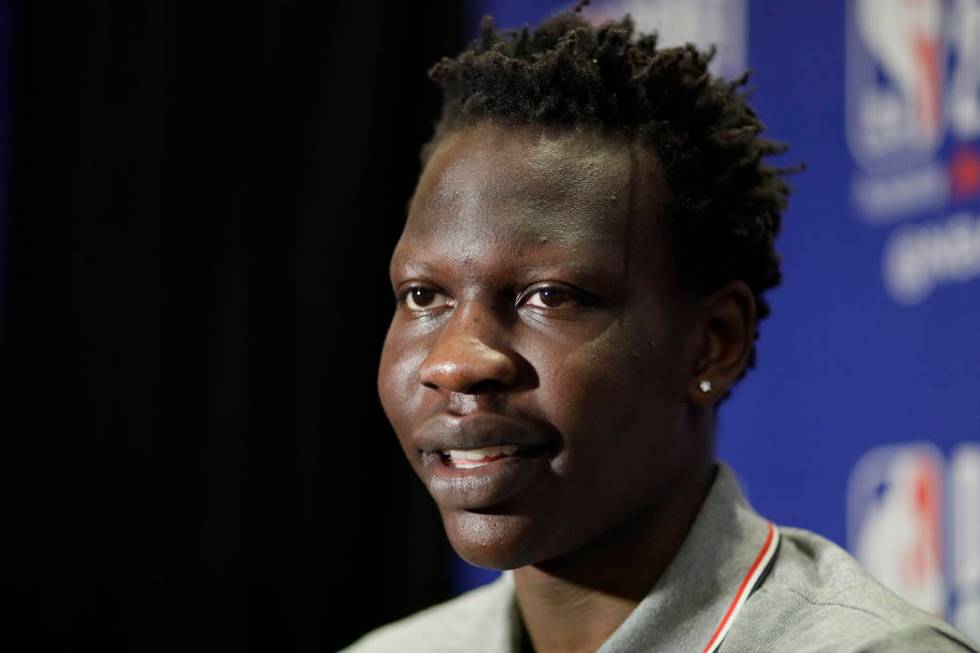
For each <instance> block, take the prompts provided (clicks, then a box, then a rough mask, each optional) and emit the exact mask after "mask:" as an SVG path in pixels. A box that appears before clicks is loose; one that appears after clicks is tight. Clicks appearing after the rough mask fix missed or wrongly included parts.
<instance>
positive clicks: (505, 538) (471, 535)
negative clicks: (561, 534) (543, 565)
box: [442, 511, 547, 571]
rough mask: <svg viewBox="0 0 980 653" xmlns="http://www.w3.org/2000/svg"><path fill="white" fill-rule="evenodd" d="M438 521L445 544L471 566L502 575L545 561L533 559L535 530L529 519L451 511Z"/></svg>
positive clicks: (515, 516)
mask: <svg viewBox="0 0 980 653" xmlns="http://www.w3.org/2000/svg"><path fill="white" fill-rule="evenodd" d="M442 521H443V526H445V529H446V535H447V536H448V537H449V543H450V544H451V545H452V547H453V549H455V550H456V553H457V554H459V557H460V558H462V559H463V560H465V561H466V562H468V563H470V564H471V565H475V566H477V567H483V568H484V569H496V570H498V571H506V570H508V569H516V568H518V567H524V566H526V565H530V564H534V563H535V562H539V561H540V560H543V559H545V558H546V557H547V556H542V555H536V553H537V551H536V549H537V548H539V545H540V542H537V541H536V539H537V538H535V537H534V532H535V531H536V530H538V529H535V528H533V526H534V525H533V523H532V519H531V518H529V517H526V516H523V515H499V514H490V513H475V512H469V511H458V512H455V511H454V512H452V513H446V512H444V513H443V515H442Z"/></svg>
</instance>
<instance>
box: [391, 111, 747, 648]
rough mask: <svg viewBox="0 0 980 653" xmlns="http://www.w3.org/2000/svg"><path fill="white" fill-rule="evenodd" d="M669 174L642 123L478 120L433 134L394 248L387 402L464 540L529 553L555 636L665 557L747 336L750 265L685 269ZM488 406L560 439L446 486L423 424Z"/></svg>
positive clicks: (591, 617) (535, 593) (688, 508)
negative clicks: (706, 388)
mask: <svg viewBox="0 0 980 653" xmlns="http://www.w3.org/2000/svg"><path fill="white" fill-rule="evenodd" d="M666 192H667V189H666V187H665V183H664V180H663V174H662V172H661V169H660V166H659V163H658V161H657V159H656V157H655V155H654V154H653V152H652V151H651V150H650V148H648V147H646V146H644V145H643V144H642V143H640V142H639V141H638V140H637V139H635V138H629V137H625V136H613V135H609V134H604V133H601V132H599V131H597V130H588V129H578V130H571V129H557V128H544V127H537V126H501V125H496V124H493V123H490V122H486V123H481V124H478V125H475V126H471V127H466V128H463V129H461V130H457V131H455V132H452V133H450V134H448V135H446V136H444V137H443V139H442V140H441V142H440V143H439V144H438V146H437V148H436V149H435V150H434V152H433V155H432V157H431V158H430V159H429V162H428V164H427V165H426V167H425V170H424V171H423V173H422V176H421V178H420V180H419V184H418V187H417V188H416V192H415V196H414V198H413V201H412V204H411V208H410V212H409V217H408V220H407V222H406V225H405V229H404V232H403V233H402V236H401V239H400V240H399V242H398V245H397V246H396V248H395V252H394V254H393V256H392V261H391V280H392V284H393V287H394V289H395V291H396V295H397V296H398V297H399V299H400V301H399V304H398V306H397V308H396V311H395V315H394V318H393V320H392V323H391V327H390V329H389V332H388V336H387V338H386V340H385V346H384V352H383V355H382V360H381V366H380V370H379V376H378V388H379V393H380V396H381V401H382V405H383V407H384V409H385V412H386V414H387V416H388V418H389V420H390V421H391V423H392V426H393V427H394V430H395V432H396V433H397V435H398V437H399V441H400V443H401V445H402V448H403V449H404V451H405V454H406V456H407V457H408V459H409V461H410V462H411V464H412V465H413V467H414V469H415V471H416V472H417V473H418V474H419V476H420V478H421V479H422V480H423V482H425V483H426V484H427V485H428V486H429V488H430V491H433V490H434V489H435V491H433V496H434V497H435V498H436V501H437V504H438V506H439V510H440V512H441V514H442V518H443V523H444V525H445V528H446V533H447V535H448V537H449V539H450V542H451V543H452V545H453V547H454V548H455V549H456V551H457V552H458V553H459V554H460V555H461V556H462V557H463V558H464V559H466V560H467V561H469V562H471V563H473V564H476V565H479V566H483V567H491V568H495V569H514V570H515V571H514V577H515V581H516V590H517V600H518V604H519V607H520V612H521V616H522V619H523V622H524V625H525V628H526V629H527V633H528V635H529V638H530V640H531V642H532V643H533V645H534V648H535V650H536V651H539V652H542V653H543V652H549V651H568V652H571V651H594V650H596V649H597V648H599V646H601V644H602V643H603V642H604V641H605V640H606V639H607V638H608V637H609V636H610V635H611V634H612V632H613V631H614V630H615V629H616V628H617V627H619V625H620V624H622V622H623V621H624V620H625V619H626V617H628V616H629V614H630V612H632V610H633V609H634V608H635V607H636V605H637V604H638V603H639V601H640V600H641V599H642V598H643V597H644V596H645V595H646V594H647V593H648V592H649V590H650V589H651V587H653V585H654V583H655V582H656V580H657V579H658V578H659V577H660V575H661V574H662V573H663V571H664V569H665V568H666V566H667V565H668V563H669V562H670V561H671V559H672V558H673V557H674V555H675V554H676V552H677V550H678V549H679V547H680V546H681V544H682V542H683V540H684V537H685V535H686V534H687V531H688V529H689V528H690V525H691V523H692V522H693V519H694V517H695V515H696V514H697V512H698V509H699V508H700V505H701V503H702V502H703V500H704V497H705V495H706V494H707V491H708V489H709V488H710V485H711V480H712V475H713V462H712V461H713V455H712V436H713V431H714V404H715V403H716V402H717V400H718V399H719V398H720V397H721V396H722V395H723V394H724V393H725V391H726V390H727V389H728V388H729V387H730V386H731V385H732V384H734V383H735V382H736V381H737V379H738V378H739V376H740V375H741V372H742V370H743V369H744V367H745V364H746V362H747V360H748V356H749V352H750V350H751V346H752V341H753V334H754V330H755V303H754V300H753V295H752V292H751V290H750V289H749V288H748V287H747V286H746V285H745V284H744V283H743V282H741V281H737V280H736V281H732V282H730V283H729V284H727V285H725V286H724V287H722V288H720V289H717V290H715V291H713V292H711V293H710V294H707V295H705V294H703V293H701V294H698V293H694V292H692V291H690V290H686V289H683V288H681V287H680V286H679V285H678V283H677V281H676V277H675V274H674V271H673V270H674V268H673V260H672V258H671V250H670V246H669V241H668V239H667V237H666V233H667V232H666V231H665V226H664V224H663V222H662V215H661V207H662V206H663V202H664V198H665V196H666V195H665V194H666ZM702 380H710V381H711V383H712V386H713V389H712V391H711V392H710V393H704V392H702V391H701V390H700V389H699V388H698V384H699V383H700V382H701V381H702ZM487 416H490V417H500V418H506V419H507V420H510V421H509V422H507V424H513V425H517V426H515V428H517V427H519V432H520V433H524V434H525V437H527V438H528V439H532V440H534V442H536V443H537V442H546V443H547V446H544V447H543V451H538V452H537V455H536V457H535V458H534V459H533V462H531V463H528V464H527V465H526V466H525V467H523V468H522V469H525V470H526V469H530V470H531V472H529V473H528V474H525V475H524V476H521V477H520V478H521V481H520V483H519V484H518V485H515V486H506V487H504V489H503V490H501V491H499V492H495V493H490V494H480V495H471V494H466V493H465V492H454V491H445V492H440V491H439V490H438V483H439V481H438V479H437V476H438V474H437V472H438V470H439V469H441V468H440V467H439V465H441V464H442V465H444V464H445V462H446V458H445V457H444V456H442V457H441V455H440V454H437V453H432V452H431V451H427V450H426V449H427V447H426V446H425V445H424V443H428V442H430V440H427V439H426V438H438V437H440V436H439V434H440V433H442V432H443V431H444V430H445V429H447V428H450V427H451V426H452V425H454V424H458V423H461V422H462V421H465V420H467V419H471V418H474V417H477V418H479V417H487ZM494 423H495V424H496V422H494ZM481 433H483V436H485V437H490V435H493V437H497V438H498V439H496V440H494V443H497V444H502V443H506V441H507V436H506V434H489V435H488V434H487V433H484V432H481ZM498 436H499V437H498ZM429 448H431V447H429ZM535 451H537V450H535ZM522 464H523V463H522ZM453 487H455V486H453ZM515 488H516V489H515ZM475 496H478V497H479V499H476V498H474V497H475Z"/></svg>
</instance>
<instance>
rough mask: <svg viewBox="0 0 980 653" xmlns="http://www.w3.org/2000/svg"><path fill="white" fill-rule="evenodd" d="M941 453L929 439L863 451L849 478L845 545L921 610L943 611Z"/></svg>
mask: <svg viewBox="0 0 980 653" xmlns="http://www.w3.org/2000/svg"><path fill="white" fill-rule="evenodd" d="M943 479H944V469H943V458H942V454H941V453H940V452H939V451H938V450H937V449H936V448H935V447H934V446H932V445H930V444H925V443H921V444H908V445H896V446H890V447H880V448H877V449H872V450H871V451H869V452H867V453H866V454H865V455H864V456H863V457H862V458H861V459H860V460H859V461H858V463H857V465H856V466H855V467H854V470H853V471H852V473H851V478H850V481H849V483H848V493H847V513H848V514H847V521H848V540H849V542H848V548H850V550H851V552H852V553H853V554H854V556H855V557H856V558H857V559H858V560H859V561H860V562H861V564H862V565H864V567H865V568H866V569H867V570H868V571H869V572H871V574H872V575H873V576H875V577H876V578H877V579H878V580H879V581H881V582H882V583H883V584H885V585H886V586H888V587H889V588H891V589H892V590H893V591H894V592H895V593H896V594H898V595H899V596H902V597H903V598H905V599H906V600H908V601H910V602H911V603H913V604H914V605H916V606H918V607H920V608H922V609H923V610H925V611H927V612H930V613H932V614H935V615H937V616H940V617H942V616H943V615H944V613H945V611H946V587H945V580H944V565H943V492H942V490H943Z"/></svg>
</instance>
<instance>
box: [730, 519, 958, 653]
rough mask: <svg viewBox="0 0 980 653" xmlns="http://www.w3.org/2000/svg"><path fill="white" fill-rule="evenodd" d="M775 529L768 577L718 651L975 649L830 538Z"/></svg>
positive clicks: (804, 532) (953, 630)
mask: <svg viewBox="0 0 980 653" xmlns="http://www.w3.org/2000/svg"><path fill="white" fill-rule="evenodd" d="M780 532H781V533H782V541H781V544H780V550H779V552H778V554H777V558H776V562H775V564H774V565H773V567H772V570H771V571H770V574H769V577H768V578H767V579H766V580H765V582H764V583H763V584H762V586H761V587H759V589H758V590H756V591H755V592H754V593H753V594H752V595H751V597H750V598H749V600H748V601H747V602H746V604H745V607H744V610H743V613H742V614H741V615H740V616H739V618H738V620H737V621H736V627H735V628H733V629H732V632H731V633H730V634H729V638H730V641H729V640H726V642H725V644H726V646H723V647H722V650H723V651H741V650H746V651H748V650H758V649H759V648H760V647H761V648H765V649H767V650H779V651H782V650H787V651H789V650H792V651H913V650H914V651H921V650H929V651H951V652H952V651H977V649H976V646H975V644H973V643H971V642H970V641H969V640H968V639H967V638H966V637H965V636H964V635H963V634H961V633H959V632H958V631H957V630H955V629H954V628H952V627H951V626H949V625H948V624H946V623H945V622H943V621H941V620H939V619H937V618H936V617H934V616H932V615H929V614H927V613H925V612H923V611H921V610H919V609H918V608H916V607H914V606H913V605H911V604H910V603H908V602H906V601H905V600H903V599H901V598H900V597H899V596H897V595H896V594H895V593H894V592H892V591H891V590H889V589H888V588H886V587H885V586H883V585H882V584H881V583H879V582H878V581H876V580H875V579H874V578H873V577H872V576H871V575H870V574H868V572H866V571H865V570H864V568H863V567H861V565H860V564H859V563H858V562H857V560H855V559H854V558H852V557H851V556H850V554H848V553H847V552H846V551H844V550H843V549H842V548H840V547H839V546H837V545H836V544H834V543H833V542H831V541H829V540H827V539H824V538H823V537H820V536H819V535H817V534H815V533H811V532H809V531H805V530H802V529H797V528H785V527H784V528H780Z"/></svg>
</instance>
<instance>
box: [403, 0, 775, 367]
mask: <svg viewBox="0 0 980 653" xmlns="http://www.w3.org/2000/svg"><path fill="white" fill-rule="evenodd" d="M585 4H587V2H579V3H578V4H577V5H576V7H575V9H574V10H573V11H570V12H565V13H562V14H559V15H557V16H555V17H553V18H551V19H549V20H547V21H546V22H544V23H542V24H541V25H540V26H539V27H538V28H537V29H535V30H533V31H531V30H529V29H528V28H527V27H525V28H524V29H522V30H503V31H498V30H495V29H494V25H493V21H492V19H491V18H490V17H489V16H487V17H485V18H484V19H483V22H482V23H481V28H480V35H479V37H478V38H477V39H476V40H475V41H474V42H473V43H472V44H471V45H470V46H469V48H467V49H466V50H465V51H464V52H463V53H462V54H460V55H459V56H458V57H456V58H455V59H450V58H445V59H443V60H442V61H441V62H439V63H437V64H436V65H435V66H433V67H432V69H431V70H430V71H429V76H430V77H431V78H432V80H434V81H435V82H436V83H437V84H438V85H439V86H440V87H441V88H442V91H443V98H444V101H443V107H442V115H441V117H440V119H439V122H438V124H437V125H436V129H435V135H434V137H433V139H432V141H431V142H430V143H429V144H428V145H426V146H425V147H424V148H423V150H422V159H423V163H424V162H425V161H427V160H428V157H429V155H430V154H431V152H432V151H433V149H434V147H435V145H437V144H438V142H439V141H440V140H441V138H442V137H443V136H444V135H446V134H448V133H451V132H453V131H455V130H458V129H460V128H463V127H467V126H471V125H474V124H475V123H477V122H481V121H486V120H490V121H494V122H497V123H499V124H513V125H520V124H532V125H546V126H564V127H569V128H575V127H580V126H581V127H596V128H599V129H601V130H603V131H605V132H607V133H610V134H617V135H632V136H639V137H640V138H641V139H642V140H643V142H645V143H647V144H649V146H651V147H652V148H653V151H654V152H655V154H656V155H657V157H658V158H659V160H660V162H661V164H662V168H663V170H664V174H665V177H666V179H665V181H666V186H667V190H668V199H667V204H666V210H665V216H664V217H665V219H666V221H667V224H668V229H669V231H670V237H671V239H672V245H673V250H674V252H675V259H676V261H677V268H678V269H677V273H678V277H679V279H680V282H681V284H682V285H683V286H684V287H685V288H689V289H692V290H694V291H697V292H702V293H708V292H710V291H712V290H715V289H717V288H720V287H721V286H722V285H724V284H725V283H726V282H728V281H730V280H732V279H741V280H742V281H744V282H745V283H746V284H748V285H749V287H750V288H751V289H752V292H753V293H754V295H755V299H756V304H757V306H758V309H757V316H758V319H759V320H761V319H763V318H765V317H766V316H767V315H768V314H769V305H768V303H767V302H766V300H765V299H764V298H763V296H762V295H763V293H764V292H765V291H766V290H768V289H769V288H772V287H774V286H777V285H778V284H779V282H780V279H781V273H780V269H779V262H780V259H779V255H778V254H777V253H776V251H775V249H774V246H773V240H774V238H775V236H776V235H777V234H778V232H779V229H780V217H781V213H782V211H783V209H784V208H785V206H786V199H787V196H788V194H789V187H788V186H787V185H786V183H785V182H784V181H783V176H784V175H785V174H786V173H787V172H790V171H792V170H793V169H790V168H774V167H771V166H768V165H765V164H764V163H763V162H762V159H763V158H764V157H765V156H767V155H770V154H775V153H781V152H783V151H784V150H785V149H786V148H785V146H783V145H782V144H779V143H775V142H773V141H770V140H766V139H763V138H761V137H760V136H759V134H760V132H762V130H763V125H762V123H761V122H760V121H759V119H758V118H757V117H756V114H755V113H754V112H753V111H752V109H751V108H750V107H749V106H748V105H747V104H746V101H745V98H744V96H743V95H742V94H741V93H740V92H739V91H740V89H741V87H743V86H744V85H745V84H746V82H747V81H748V74H747V73H746V74H745V75H743V76H742V77H741V78H739V79H737V80H735V81H731V82H728V81H724V80H721V79H717V78H714V77H712V76H711V75H710V74H709V72H708V64H709V62H710V61H711V58H712V57H713V55H714V50H713V49H712V50H711V51H709V52H707V53H702V52H699V51H698V50H697V49H696V48H695V47H694V46H693V45H687V46H685V47H675V48H663V49H658V48H657V35H656V34H635V33H634V24H633V21H632V20H631V19H630V17H629V16H627V17H625V18H624V19H623V20H621V21H618V22H608V23H605V24H604V25H602V26H600V27H597V28H596V27H593V26H592V25H590V24H589V23H587V22H586V21H585V20H584V19H583V18H582V17H581V16H580V15H579V13H580V11H581V9H582V7H583V6H584V5H585ZM755 336H756V337H758V331H756V333H755ZM755 358H756V352H755V347H754V346H753V349H752V352H751V356H750V358H749V362H748V366H747V369H748V368H751V367H753V366H754V364H755Z"/></svg>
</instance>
